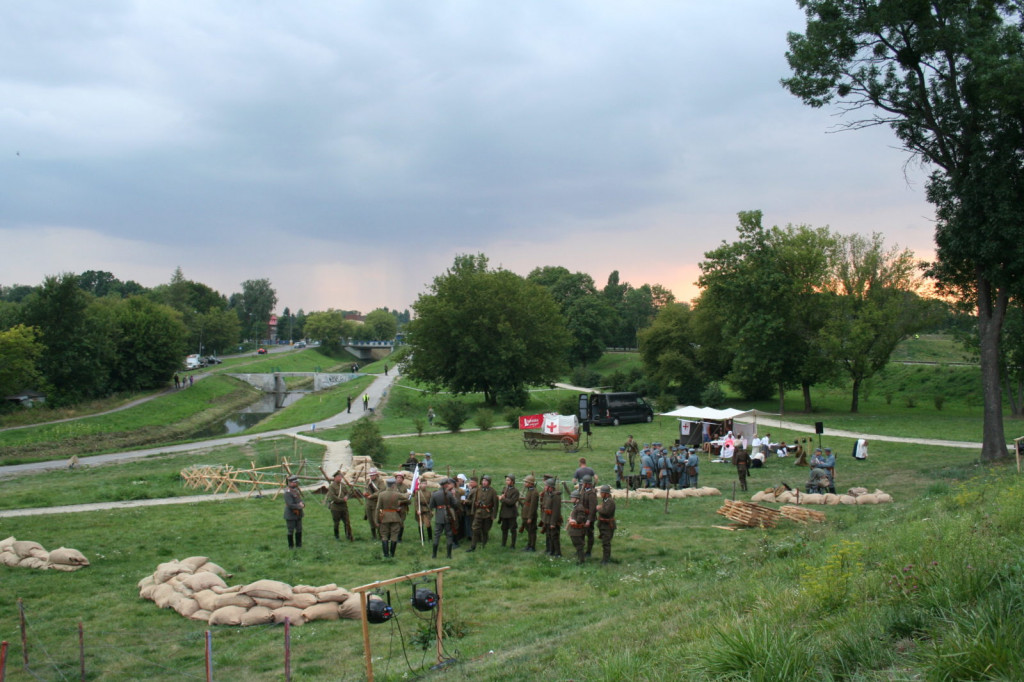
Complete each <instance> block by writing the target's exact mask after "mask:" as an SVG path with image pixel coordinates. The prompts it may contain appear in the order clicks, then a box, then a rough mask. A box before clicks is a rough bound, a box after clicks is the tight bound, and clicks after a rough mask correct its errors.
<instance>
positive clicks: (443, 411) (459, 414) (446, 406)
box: [437, 400, 469, 433]
mask: <svg viewBox="0 0 1024 682" xmlns="http://www.w3.org/2000/svg"><path fill="white" fill-rule="evenodd" d="M467 419H469V408H468V407H466V403H464V402H461V401H459V400H448V401H446V402H443V403H441V404H440V405H438V406H437V421H438V423H440V424H441V425H442V426H445V427H447V428H448V430H449V431H451V432H452V433H458V432H459V430H460V429H462V425H463V424H465V423H466V420H467Z"/></svg>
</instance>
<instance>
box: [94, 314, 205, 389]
mask: <svg viewBox="0 0 1024 682" xmlns="http://www.w3.org/2000/svg"><path fill="white" fill-rule="evenodd" d="M110 307H111V316H112V319H113V320H114V325H115V328H116V333H115V334H114V345H115V346H114V347H115V350H114V353H115V357H116V358H117V360H116V362H114V363H113V365H112V366H111V374H110V390H112V391H138V390H142V389H150V388H157V387H159V386H166V385H167V382H168V379H169V377H170V376H171V375H172V374H174V372H175V370H178V369H180V368H181V362H182V359H183V358H184V356H185V350H186V346H185V340H186V337H187V334H188V332H187V330H186V328H185V325H184V323H183V322H182V321H181V313H179V312H178V311H177V310H174V309H173V308H171V307H170V306H166V305H161V304H159V303H153V302H152V301H150V300H149V299H147V298H145V297H142V296H132V297H131V298H127V299H123V300H118V301H115V302H113V303H112V304H110Z"/></svg>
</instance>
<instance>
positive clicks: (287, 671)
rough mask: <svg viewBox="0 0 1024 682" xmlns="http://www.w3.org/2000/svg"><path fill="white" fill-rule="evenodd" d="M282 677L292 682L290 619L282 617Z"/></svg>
mask: <svg viewBox="0 0 1024 682" xmlns="http://www.w3.org/2000/svg"><path fill="white" fill-rule="evenodd" d="M284 679H285V682H292V619H291V618H288V617H285V619H284Z"/></svg>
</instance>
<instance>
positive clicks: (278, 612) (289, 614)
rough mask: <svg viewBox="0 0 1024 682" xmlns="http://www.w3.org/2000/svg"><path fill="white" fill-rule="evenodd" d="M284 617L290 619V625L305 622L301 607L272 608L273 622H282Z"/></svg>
mask: <svg viewBox="0 0 1024 682" xmlns="http://www.w3.org/2000/svg"><path fill="white" fill-rule="evenodd" d="M285 618H287V619H288V620H289V621H291V624H292V625H302V624H303V623H305V622H306V619H305V618H304V617H303V615H302V609H299V608H296V607H294V606H282V607H281V608H279V609H274V622H275V623H283V622H284V619H285Z"/></svg>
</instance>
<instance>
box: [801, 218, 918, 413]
mask: <svg viewBox="0 0 1024 682" xmlns="http://www.w3.org/2000/svg"><path fill="white" fill-rule="evenodd" d="M838 243H839V247H840V248H839V249H838V250H837V252H836V256H837V257H836V258H835V259H834V260H833V262H832V263H831V267H830V271H829V277H828V279H827V280H826V282H825V289H826V291H828V292H829V293H830V294H832V297H831V304H830V305H829V306H828V311H829V312H828V316H827V318H826V320H825V324H824V325H823V326H822V333H821V343H822V346H823V348H824V350H825V353H826V354H827V355H828V357H829V358H831V359H832V360H834V361H835V362H837V363H838V364H839V366H840V367H842V368H843V370H844V371H845V372H846V374H847V376H849V378H850V381H851V383H852V397H851V401H850V411H851V412H857V410H858V408H859V400H860V388H861V385H862V384H863V383H864V381H865V380H866V379H869V378H871V377H872V376H873V375H874V374H875V373H876V372H878V371H879V370H880V369H882V368H883V367H885V366H886V365H887V364H888V362H889V358H890V356H891V355H892V352H893V350H895V348H896V345H897V344H898V343H899V342H900V341H902V340H903V339H904V338H906V337H907V336H908V335H910V334H913V333H914V332H917V331H920V330H921V329H923V328H925V327H927V326H929V325H930V324H933V323H934V320H933V319H932V318H931V317H930V314H929V313H930V311H931V310H933V309H932V308H931V307H930V306H928V305H927V304H926V303H925V302H923V301H922V300H921V299H920V297H919V296H918V295H917V293H916V292H917V289H918V288H919V285H920V282H919V278H918V277H917V263H916V261H915V260H914V256H913V254H912V253H911V252H910V251H908V250H906V249H904V250H900V249H899V248H898V247H895V246H893V247H892V248H889V249H886V248H885V243H884V239H883V237H882V235H881V234H878V233H876V234H873V235H872V236H871V237H870V238H869V237H865V236H863V235H859V234H853V235H845V236H840V237H839V238H838Z"/></svg>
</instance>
